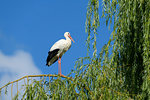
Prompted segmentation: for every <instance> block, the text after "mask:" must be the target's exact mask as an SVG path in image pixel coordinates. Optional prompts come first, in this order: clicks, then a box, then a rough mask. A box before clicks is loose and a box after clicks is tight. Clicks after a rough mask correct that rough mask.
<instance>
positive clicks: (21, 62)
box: [0, 50, 41, 87]
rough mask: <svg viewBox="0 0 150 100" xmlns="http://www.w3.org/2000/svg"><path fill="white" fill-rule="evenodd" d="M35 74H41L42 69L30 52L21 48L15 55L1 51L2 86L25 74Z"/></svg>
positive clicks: (0, 70) (0, 80)
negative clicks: (37, 65) (38, 66)
mask: <svg viewBox="0 0 150 100" xmlns="http://www.w3.org/2000/svg"><path fill="white" fill-rule="evenodd" d="M34 74H41V71H40V70H39V69H38V68H37V67H36V65H35V64H34V62H33V59H32V56H31V55H30V54H29V53H28V52H25V51H22V50H19V51H16V52H15V53H14V54H13V55H5V54H4V53H3V52H1V51H0V87H1V86H3V85H5V84H6V83H8V82H10V81H14V80H16V79H18V78H21V77H23V76H25V75H34Z"/></svg>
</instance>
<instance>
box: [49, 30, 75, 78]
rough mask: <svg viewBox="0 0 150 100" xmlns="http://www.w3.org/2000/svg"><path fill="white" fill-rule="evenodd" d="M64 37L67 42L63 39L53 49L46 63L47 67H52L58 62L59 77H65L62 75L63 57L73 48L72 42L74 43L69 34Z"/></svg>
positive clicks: (66, 33)
mask: <svg viewBox="0 0 150 100" xmlns="http://www.w3.org/2000/svg"><path fill="white" fill-rule="evenodd" d="M64 37H65V38H66V40H65V39H61V40H59V41H57V42H56V43H55V44H54V45H53V46H52V47H51V49H50V51H49V52H48V57H47V63H46V65H47V66H50V65H52V64H53V63H55V62H56V61H57V60H58V69H59V75H61V76H63V75H62V74H61V57H62V55H63V54H64V53H65V52H66V51H67V50H68V49H69V48H70V47H71V40H72V41H73V42H74V40H73V39H72V37H71V36H70V33H69V32H65V34H64Z"/></svg>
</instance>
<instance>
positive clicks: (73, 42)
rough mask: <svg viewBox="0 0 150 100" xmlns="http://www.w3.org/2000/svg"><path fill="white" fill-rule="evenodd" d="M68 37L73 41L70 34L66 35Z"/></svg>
mask: <svg viewBox="0 0 150 100" xmlns="http://www.w3.org/2000/svg"><path fill="white" fill-rule="evenodd" d="M68 37H69V38H70V39H71V40H72V41H73V43H74V40H73V39H72V37H71V36H70V35H68Z"/></svg>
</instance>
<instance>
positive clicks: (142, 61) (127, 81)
mask: <svg viewBox="0 0 150 100" xmlns="http://www.w3.org/2000/svg"><path fill="white" fill-rule="evenodd" d="M99 4H100V2H99V0H89V3H88V7H87V17H86V32H87V33H88V36H87V48H88V54H89V52H90V51H92V52H93V56H92V57H91V56H89V55H87V57H81V58H79V59H78V60H77V62H76V64H75V70H73V71H72V72H71V73H70V74H69V75H68V77H69V76H71V75H72V74H73V75H75V76H74V77H72V78H65V79H62V78H61V77H58V78H52V79H50V80H46V81H37V80H35V81H33V82H32V83H31V84H27V85H25V92H24V95H23V96H22V98H23V99H26V100H32V99H35V100H39V99H40V100H43V99H44V100H45V99H53V100H68V99H69V100H76V99H78V100H80V99H84V100H87V99H88V100H92V99H93V100H98V99H100V100H112V99H114V100H118V99H119V100H129V99H138V100H140V99H147V100H148V99H150V12H149V11H150V1H149V0H103V1H102V6H103V14H102V16H103V17H104V18H105V19H106V25H113V29H114V30H113V32H112V33H111V37H110V39H109V41H108V43H107V44H106V45H104V46H103V48H102V49H101V50H97V48H96V44H98V43H97V42H96V34H99V33H98V29H99V27H100V22H99V10H100V9H99ZM83 27H84V26H83ZM91 45H92V46H93V48H90V47H91ZM97 51H100V52H99V53H98V52H97ZM17 97H18V95H17V96H16V97H15V99H17Z"/></svg>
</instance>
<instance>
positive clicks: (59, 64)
mask: <svg viewBox="0 0 150 100" xmlns="http://www.w3.org/2000/svg"><path fill="white" fill-rule="evenodd" d="M58 71H59V73H58V74H59V75H60V76H64V75H62V74H61V58H59V57H58Z"/></svg>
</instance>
